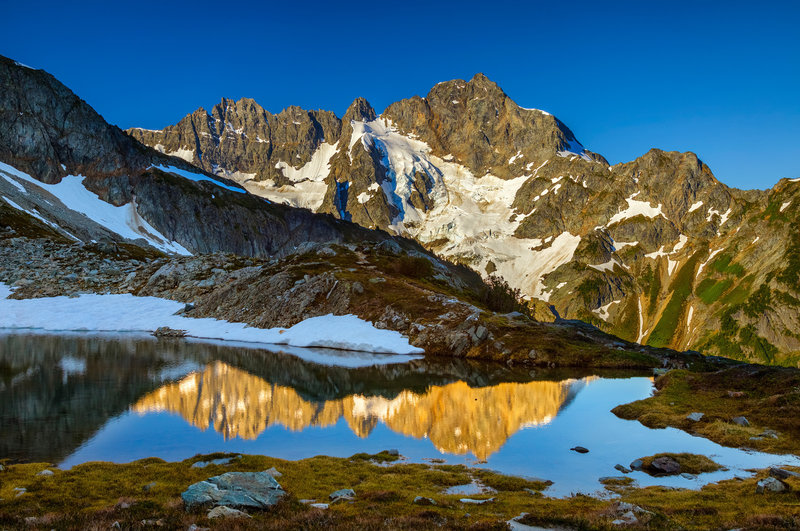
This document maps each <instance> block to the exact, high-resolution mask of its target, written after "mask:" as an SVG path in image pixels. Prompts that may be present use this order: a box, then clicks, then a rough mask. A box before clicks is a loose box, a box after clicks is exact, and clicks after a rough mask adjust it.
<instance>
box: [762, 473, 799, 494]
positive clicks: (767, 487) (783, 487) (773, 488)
mask: <svg viewBox="0 0 800 531" xmlns="http://www.w3.org/2000/svg"><path fill="white" fill-rule="evenodd" d="M790 490H792V488H791V487H790V486H789V485H787V484H786V483H784V482H783V481H781V480H780V479H778V478H774V477H768V478H764V479H762V480H759V482H758V483H756V493H757V494H764V493H766V492H789V491H790Z"/></svg>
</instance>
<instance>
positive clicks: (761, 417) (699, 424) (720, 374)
mask: <svg viewBox="0 0 800 531" xmlns="http://www.w3.org/2000/svg"><path fill="white" fill-rule="evenodd" d="M655 385H656V389H657V390H658V391H657V392H656V393H655V394H654V395H653V396H652V397H650V398H646V399H644V400H639V401H636V402H632V403H630V404H624V405H621V406H618V407H616V408H615V409H614V410H613V412H614V413H615V414H616V415H617V416H619V417H622V418H625V419H631V420H633V419H636V420H639V421H640V422H641V423H642V424H644V425H645V426H648V427H650V428H664V427H667V426H672V427H675V428H679V429H682V430H685V431H688V432H690V433H694V434H697V435H700V436H702V437H706V438H708V439H711V440H712V441H714V442H717V443H719V444H722V445H724V446H732V447H748V448H753V449H756V450H760V451H763V452H772V453H793V454H800V371H799V370H797V369H791V368H784V367H766V366H761V365H744V366H739V367H733V368H729V369H724V370H721V371H716V372H708V373H694V372H689V371H685V370H680V371H670V372H669V373H667V374H665V375H664V376H661V377H659V378H658V379H656V382H655ZM694 412H697V413H703V417H702V419H700V420H699V421H696V422H694V421H692V420H690V419H688V418H687V415H689V414H690V413H694ZM740 416H744V417H745V418H746V419H747V420H748V423H749V424H750V425H749V426H741V425H738V424H736V423H734V422H733V421H732V419H734V418H735V417H740Z"/></svg>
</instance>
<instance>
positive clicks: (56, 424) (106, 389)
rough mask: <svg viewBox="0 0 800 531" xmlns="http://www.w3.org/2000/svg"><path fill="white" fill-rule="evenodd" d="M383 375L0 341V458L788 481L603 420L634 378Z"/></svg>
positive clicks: (118, 341) (322, 363) (53, 338)
mask: <svg viewBox="0 0 800 531" xmlns="http://www.w3.org/2000/svg"><path fill="white" fill-rule="evenodd" d="M298 355H300V356H303V357H304V358H306V359H301V358H300V357H298ZM309 360H313V361H309ZM393 361H397V358H396V357H395V358H386V357H372V356H371V355H365V354H363V353H344V352H336V351H325V350H313V351H311V350H308V349H296V350H292V353H291V354H289V353H286V349H285V348H280V347H274V348H271V349H264V348H254V347H253V346H246V345H236V346H229V345H227V344H208V343H199V342H186V341H181V340H175V341H171V340H170V341H163V340H162V341H157V340H155V339H153V338H150V337H146V336H133V335H106V336H87V335H81V334H72V335H21V334H13V335H11V334H9V335H0V457H8V458H11V459H14V460H17V461H48V462H53V463H58V464H59V466H61V467H62V468H69V467H71V466H74V465H76V464H80V463H83V462H87V461H113V462H129V461H132V460H136V459H141V458H144V457H151V456H156V457H161V458H163V459H166V460H171V461H172V460H182V459H186V458H188V457H191V456H193V455H195V454H198V453H210V452H216V451H226V452H241V453H251V454H266V455H270V456H274V457H280V458H285V459H302V458H305V457H311V456H314V455H320V454H324V455H332V456H341V457H346V456H350V455H352V454H354V453H357V452H369V453H377V452H379V451H381V450H386V449H390V448H396V449H398V450H399V451H400V453H401V454H402V455H403V456H405V457H406V458H407V459H408V460H409V461H414V462H419V461H424V460H429V459H442V460H444V461H445V462H447V463H454V464H458V463H462V464H466V465H470V466H482V467H487V468H490V469H493V470H498V471H501V472H504V473H509V474H514V475H521V476H528V477H538V478H544V479H549V480H552V481H554V485H553V486H552V487H551V488H550V489H549V490H548V493H550V494H552V495H559V496H560V495H568V494H570V493H572V492H589V493H590V492H595V491H598V490H599V489H601V485H600V484H599V483H598V479H599V478H600V477H602V476H614V475H619V473H618V472H617V471H616V470H614V468H613V467H614V465H615V464H617V463H622V464H624V465H627V464H628V463H630V462H631V461H632V460H634V459H636V458H638V457H642V456H646V455H651V454H654V453H658V452H667V451H669V452H693V453H700V454H704V455H708V456H710V457H711V458H712V459H714V460H715V461H717V462H719V463H720V464H722V465H724V466H726V467H728V468H729V470H727V471H720V472H715V473H712V474H703V475H702V476H700V477H698V478H695V479H685V478H682V477H678V478H651V477H649V476H647V475H646V474H643V473H633V474H632V475H631V477H633V478H634V479H635V480H636V481H637V482H638V484H640V485H643V486H644V485H653V484H661V485H672V486H680V487H690V488H696V487H698V486H700V485H702V484H704V483H707V482H709V481H717V480H720V479H724V478H729V477H733V476H734V475H740V476H744V475H747V472H746V469H749V468H763V467H765V466H769V465H772V464H794V465H795V466H800V459H798V458H797V457H794V456H773V455H769V454H761V453H755V452H752V453H750V452H744V451H741V450H736V449H730V448H724V447H721V446H718V445H716V444H714V443H712V442H710V441H707V440H705V439H701V438H698V437H692V436H690V435H688V434H686V433H684V432H681V431H679V430H674V429H665V430H651V429H648V428H645V427H644V426H642V425H641V424H639V423H638V422H635V421H626V420H622V419H619V418H617V417H616V416H614V415H613V414H612V413H611V412H610V410H611V409H612V408H614V407H615V406H617V405H619V404H623V403H627V402H631V401H633V400H638V399H641V398H645V397H647V396H649V395H650V394H651V392H652V379H651V378H649V377H646V376H642V375H641V374H636V373H604V372H595V373H587V372H585V371H584V372H578V371H549V372H543V371H536V372H530V371H527V370H524V371H523V370H515V369H509V368H508V367H506V366H504V365H498V364H488V363H479V362H468V361H465V360H454V359H450V360H447V359H444V360H430V359H428V360H426V359H417V360H412V361H409V362H407V363H388V362H393ZM372 363H382V364H379V365H372ZM575 445H581V446H585V447H587V448H589V450H590V452H589V453H588V454H578V453H576V452H572V451H570V448H571V447H573V446H575Z"/></svg>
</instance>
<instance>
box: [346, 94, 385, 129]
mask: <svg viewBox="0 0 800 531" xmlns="http://www.w3.org/2000/svg"><path fill="white" fill-rule="evenodd" d="M375 118H377V114H376V113H375V109H373V108H372V105H370V103H369V102H368V101H367V100H366V99H364V98H361V97H358V98H356V99H355V100H353V103H351V104H350V106H349V107H348V108H347V111H346V112H345V113H344V117H343V118H342V121H343V122H345V123H350V122H351V121H359V122H371V121H373V120H375Z"/></svg>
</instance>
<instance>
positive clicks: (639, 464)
mask: <svg viewBox="0 0 800 531" xmlns="http://www.w3.org/2000/svg"><path fill="white" fill-rule="evenodd" d="M642 468H644V462H643V461H642V460H641V459H635V460H634V461H631V470H642Z"/></svg>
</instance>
